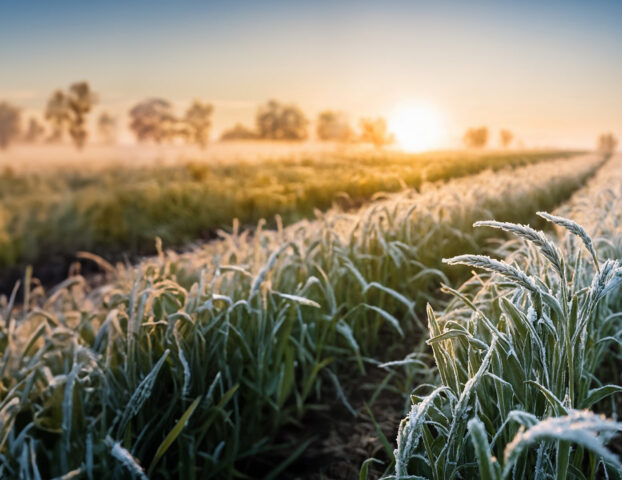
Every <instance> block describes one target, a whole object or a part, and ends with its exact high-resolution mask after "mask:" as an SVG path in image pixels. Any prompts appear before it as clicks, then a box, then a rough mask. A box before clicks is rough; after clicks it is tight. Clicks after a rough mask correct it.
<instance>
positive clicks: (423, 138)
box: [388, 103, 445, 152]
mask: <svg viewBox="0 0 622 480" xmlns="http://www.w3.org/2000/svg"><path fill="white" fill-rule="evenodd" d="M388 121H389V131H390V132H391V133H393V134H394V135H395V140H396V143H397V146H398V147H399V148H401V149H402V150H405V151H408V152H421V151H424V150H431V149H435V148H440V147H441V146H442V143H443V141H444V140H445V125H444V121H443V118H442V115H441V114H440V112H439V111H438V109H436V108H435V107H434V106H433V105H429V104H423V103H402V104H400V105H398V106H397V107H396V108H395V109H394V110H393V112H392V113H391V114H390V116H389V119H388Z"/></svg>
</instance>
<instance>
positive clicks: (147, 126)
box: [130, 98, 177, 143]
mask: <svg viewBox="0 0 622 480" xmlns="http://www.w3.org/2000/svg"><path fill="white" fill-rule="evenodd" d="M176 125H177V119H176V118H175V116H174V115H173V112H172V108H171V104H170V103H169V102H168V101H166V100H164V99H162V98H149V99H147V100H144V101H142V102H140V103H138V104H136V105H135V106H134V107H133V108H132V109H131V110H130V129H131V130H132V132H134V135H135V136H136V139H137V140H138V141H139V142H145V141H149V140H152V141H154V142H156V143H161V142H163V141H167V140H170V139H172V138H173V137H174V136H175V133H176V132H175V128H176Z"/></svg>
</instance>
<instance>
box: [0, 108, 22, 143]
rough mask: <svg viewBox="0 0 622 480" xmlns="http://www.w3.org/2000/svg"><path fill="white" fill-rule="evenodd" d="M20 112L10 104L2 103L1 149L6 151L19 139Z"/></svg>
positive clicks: (0, 123)
mask: <svg viewBox="0 0 622 480" xmlns="http://www.w3.org/2000/svg"><path fill="white" fill-rule="evenodd" d="M19 126H20V111H19V108H17V107H15V106H13V105H11V104H10V103H8V102H1V103H0V149H2V150H4V149H5V148H7V147H8V146H9V145H10V144H11V142H13V141H15V140H16V139H17V138H18V137H19Z"/></svg>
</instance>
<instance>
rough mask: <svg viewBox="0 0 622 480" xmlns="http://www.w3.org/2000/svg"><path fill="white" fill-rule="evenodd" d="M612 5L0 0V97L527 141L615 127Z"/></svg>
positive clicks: (618, 81) (586, 135)
mask: <svg viewBox="0 0 622 480" xmlns="http://www.w3.org/2000/svg"><path fill="white" fill-rule="evenodd" d="M621 20H622V2H604V1H600V2H599V1H596V2H587V1H585V2H534V1H526V2H509V1H494V2H493V1H488V2H478V1H471V2H458V1H436V2H432V1H429V2H398V1H383V2H379V1H378V2H350V1H345V2H334V1H333V2H328V1H315V2H291V1H290V2H281V1H269V0H268V1H254V2H250V1H229V2H209V1H203V2H198V1H193V2H190V1H186V2H184V1H178V2H173V1H161V0H151V1H147V0H135V1H131V2H120V1H107V2H103V1H102V2H92V1H63V0H58V1H54V2H50V1H47V2H43V1H27V0H26V1H20V2H14V1H7V0H0V65H2V67H1V74H0V99H7V100H11V101H13V102H14V103H16V104H19V105H20V106H22V107H23V108H25V109H29V110H32V111H35V110H37V109H38V110H40V109H42V108H43V106H44V104H45V100H46V98H47V96H48V95H49V94H50V92H51V91H52V90H53V89H55V88H59V87H65V86H67V85H68V84H69V83H71V82H72V81H75V80H80V79H87V80H89V81H90V82H91V84H92V86H93V88H94V89H95V90H96V91H97V92H98V93H99V95H100V107H99V108H102V109H103V108H106V109H108V110H111V111H113V112H118V113H120V112H122V111H125V110H126V109H127V107H129V106H130V105H131V104H132V103H133V102H136V101H138V100H141V99H143V98H145V97H148V96H162V97H165V98H169V99H171V100H173V101H174V102H176V103H177V104H179V105H180V108H181V106H183V105H184V104H185V103H187V102H188V101H189V100H191V99H192V98H201V99H205V100H210V101H213V102H214V104H215V106H216V112H215V127H216V128H217V129H222V128H225V127H226V126H228V125H229V124H231V123H233V122H235V121H244V122H251V121H252V116H253V112H254V110H255V108H256V105H257V104H258V103H260V102H262V101H265V100H267V99H268V98H278V99H282V100H284V101H290V102H295V103H297V104H299V105H300V106H301V107H302V108H303V109H305V111H307V112H308V113H309V115H310V116H312V115H313V114H315V113H317V112H318V111H319V110H321V109H323V108H327V107H332V108H337V109H340V110H343V111H344V112H346V113H348V114H349V115H350V116H351V117H352V118H353V119H355V118H358V117H359V116H361V115H372V114H387V112H390V111H391V109H392V108H394V107H395V105H398V104H400V102H404V101H412V100H414V101H419V100H423V101H426V102H428V103H432V104H434V105H435V106H436V107H437V108H438V109H439V110H440V111H442V112H443V114H444V116H445V117H446V119H447V120H446V123H447V125H448V128H450V129H451V130H452V132H453V135H454V137H455V136H457V135H458V132H460V131H461V130H462V129H464V128H466V127H467V126H469V125H475V124H489V125H491V126H492V127H501V126H507V127H509V128H513V129H514V130H516V131H517V133H518V134H519V135H520V136H521V137H522V138H523V139H524V140H525V142H526V143H531V144H533V145H540V144H568V145H575V144H576V145H587V144H588V143H591V142H592V141H593V138H594V137H595V136H596V134H597V133H598V132H599V131H601V130H604V129H606V130H614V131H616V132H618V133H619V134H622V118H621V116H622V114H621V113H620V112H622V93H621V92H620V87H619V86H620V85H622V55H620V51H621V47H622V29H621V28H620V21H621Z"/></svg>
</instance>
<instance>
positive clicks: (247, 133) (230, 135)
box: [220, 123, 257, 141]
mask: <svg viewBox="0 0 622 480" xmlns="http://www.w3.org/2000/svg"><path fill="white" fill-rule="evenodd" d="M256 138H257V132H255V131H254V130H252V129H250V128H248V127H245V126H244V125H242V124H241V123H236V124H235V126H234V127H232V128H230V129H229V130H225V131H224V132H223V133H222V135H221V136H220V139H221V140H224V141H227V140H254V139H256Z"/></svg>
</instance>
